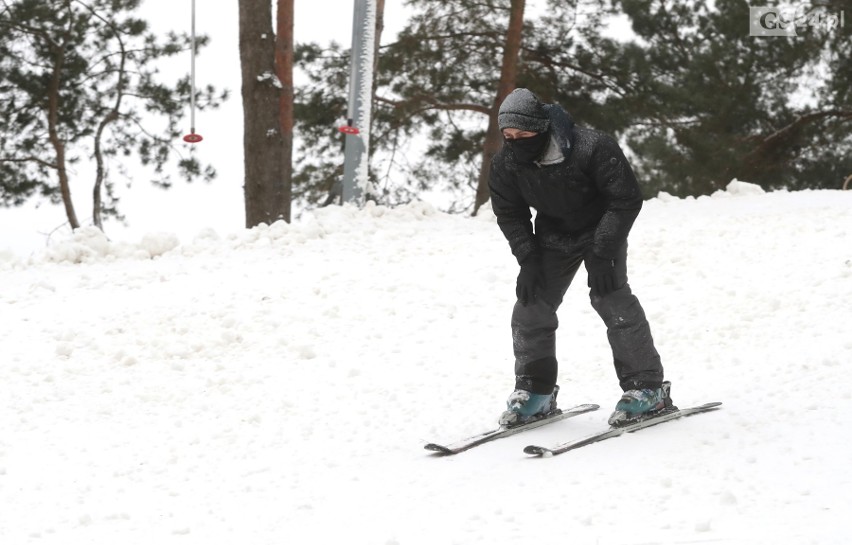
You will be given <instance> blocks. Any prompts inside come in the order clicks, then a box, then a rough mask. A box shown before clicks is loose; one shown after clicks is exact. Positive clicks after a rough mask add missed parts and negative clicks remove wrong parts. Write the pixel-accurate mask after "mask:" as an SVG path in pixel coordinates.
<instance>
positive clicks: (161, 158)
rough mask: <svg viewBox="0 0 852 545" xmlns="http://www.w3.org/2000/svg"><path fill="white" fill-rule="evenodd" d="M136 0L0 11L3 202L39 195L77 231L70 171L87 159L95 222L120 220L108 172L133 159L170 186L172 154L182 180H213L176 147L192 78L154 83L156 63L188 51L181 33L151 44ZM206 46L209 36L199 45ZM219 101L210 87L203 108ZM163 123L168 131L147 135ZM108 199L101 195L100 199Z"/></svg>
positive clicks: (28, 2)
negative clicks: (108, 218) (59, 210)
mask: <svg viewBox="0 0 852 545" xmlns="http://www.w3.org/2000/svg"><path fill="white" fill-rule="evenodd" d="M139 3H140V0H91V1H89V2H80V1H75V0H57V1H54V2H43V1H41V0H20V1H17V2H13V3H4V5H3V7H2V9H0V119H1V120H2V122H1V123H0V203H2V204H3V205H4V206H14V205H20V204H22V203H24V202H25V201H26V200H27V199H29V198H31V197H33V196H36V195H41V196H44V197H47V198H49V199H50V200H51V201H53V202H62V203H63V204H64V206H65V212H66V216H67V218H68V223H69V224H70V226H71V227H72V228H75V229H76V228H78V227H80V224H81V222H80V220H79V219H78V216H77V213H76V209H75V207H74V203H73V201H72V196H71V191H70V181H71V176H72V168H71V167H72V166H73V165H78V164H86V163H92V164H93V165H94V166H95V171H96V173H95V180H94V183H93V190H92V191H93V193H92V194H93V213H92V217H93V222H94V224H95V225H97V226H98V227H101V228H103V223H102V222H103V216H104V215H112V216H117V217H120V213H119V211H118V208H117V199H116V198H115V195H114V192H113V181H112V178H111V176H110V166H112V167H114V168H116V169H119V170H121V169H122V168H124V161H125V160H126V159H125V158H126V157H127V156H131V155H135V156H136V157H137V158H138V159H139V160H140V161H141V162H142V164H144V165H151V166H152V167H153V170H154V174H155V176H154V179H153V180H152V181H153V182H154V183H155V184H158V185H160V186H163V187H168V186H169V185H170V184H171V177H170V176H169V175H168V173H166V171H165V166H166V164H167V163H169V161H170V160H171V158H172V157H173V156H174V155H175V154H177V155H178V160H177V166H178V171H179V173H180V175H181V177H183V178H184V179H186V180H188V181H191V180H194V179H197V178H203V179H205V180H210V179H212V178H213V177H214V176H215V172H214V170H213V169H212V168H210V167H206V168H202V166H201V165H200V164H199V163H198V161H197V160H195V159H194V158H192V157H184V156H182V155H181V154H180V153H179V152H178V151H177V148H176V147H175V142H178V141H179V137H180V135H181V132H182V131H181V130H180V128H179V126H178V123H179V121H180V120H181V118H182V115H183V113H184V104H186V103H187V102H188V97H189V92H190V86H189V78H184V79H182V80H181V81H179V82H177V83H176V84H175V85H172V86H169V85H165V84H163V83H160V82H158V81H157V79H156V74H157V71H156V67H155V65H156V62H157V61H158V60H159V59H162V58H165V57H169V56H173V55H177V54H180V53H183V52H184V51H186V50H187V49H188V48H189V47H190V39H189V37H187V36H185V35H181V36H178V35H175V34H170V35H169V36H167V37H166V39H165V40H159V39H157V38H156V37H155V36H154V35H153V34H151V32H150V31H149V30H148V26H147V23H146V22H145V21H143V20H141V19H138V18H135V17H133V15H132V13H133V11H134V10H136V9H137V8H138V6H139ZM197 43H198V45H199V46H200V45H203V44H204V43H206V38H201V39H199V40H198V42H197ZM224 98H225V95H224V94H223V95H221V96H219V97H216V96H215V90H214V89H213V88H212V87H208V88H206V89H205V90H204V92H203V93H201V96H200V99H201V100H199V104H200V107H209V106H216V105H217V103H218V102H217V101H218V100H221V99H224ZM158 116H159V119H165V121H166V128H165V129H156V130H155V129H153V128H152V126H153V125H154V123H155V122H156V121H157V117H158ZM103 192H105V193H106V199H104V198H103Z"/></svg>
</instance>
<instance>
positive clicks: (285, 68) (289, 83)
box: [275, 0, 294, 223]
mask: <svg viewBox="0 0 852 545" xmlns="http://www.w3.org/2000/svg"><path fill="white" fill-rule="evenodd" d="M293 19H294V16H293V0H278V16H277V22H276V29H277V32H278V37H277V39H276V44H277V47H276V49H275V64H276V67H277V72H278V81H280V82H281V97H280V98H279V101H278V103H279V108H280V110H281V113H280V117H281V121H280V123H281V138H282V140H283V141H284V157H283V161H284V185H283V187H282V190H283V192H284V194H283V195H280V196H276V199H277V200H280V201H281V203H282V206H283V210H282V211H283V218H284V221H286V222H287V223H289V222H290V201H291V200H292V194H293V123H294V119H293Z"/></svg>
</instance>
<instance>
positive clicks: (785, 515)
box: [0, 184, 852, 545]
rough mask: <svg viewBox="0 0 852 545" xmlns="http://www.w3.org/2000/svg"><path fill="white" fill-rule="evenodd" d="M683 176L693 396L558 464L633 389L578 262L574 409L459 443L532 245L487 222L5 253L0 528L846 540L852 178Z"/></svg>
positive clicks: (682, 241)
mask: <svg viewBox="0 0 852 545" xmlns="http://www.w3.org/2000/svg"><path fill="white" fill-rule="evenodd" d="M754 189H755V188H754V187H753V186H748V185H745V184H734V185H732V186H731V187H730V188H729V190H728V191H727V192H722V193H718V194H716V195H714V196H713V197H705V198H700V199H697V200H696V199H688V200H680V199H675V198H672V197H668V196H665V195H662V196H661V197H659V198H656V199H653V200H651V201H649V202H647V203H646V206H645V209H644V210H643V212H642V214H641V215H640V216H639V219H638V221H637V223H636V225H635V227H634V230H633V233H632V235H631V239H630V243H631V247H630V260H631V265H630V266H631V285H632V286H633V289H634V291H635V292H636V293H637V294H638V295H639V297H640V299H641V300H642V303H643V305H644V307H645V309H646V311H647V313H648V315H649V319H650V321H651V326H652V330H653V332H654V335H655V338H656V342H657V345H658V348H659V350H660V352H661V354H662V356H663V360H664V364H665V366H666V372H667V378H668V379H670V380H671V381H672V383H673V390H672V397H673V399H674V400H675V402H676V403H678V404H681V405H684V406H687V405H692V404H697V403H703V402H707V401H715V400H719V401H723V402H724V406H723V409H722V410H721V411H717V412H715V413H712V414H708V415H702V416H696V417H694V418H690V419H685V420H683V421H678V422H674V423H671V424H666V425H664V426H661V427H658V428H652V429H649V430H646V431H643V432H641V433H639V434H636V435H630V436H625V437H621V438H618V439H614V440H611V441H607V442H605V443H601V444H598V445H595V446H590V447H587V448H584V449H581V450H579V451H576V452H572V453H568V454H566V455H564V456H560V457H558V458H552V459H528V458H527V457H526V456H525V455H524V454H523V453H522V448H523V447H524V446H525V445H527V444H529V443H538V444H545V445H547V444H550V443H556V442H559V441H561V440H567V439H569V438H573V437H579V436H582V435H585V434H588V433H590V432H592V431H596V430H598V429H599V428H600V427H601V426H603V425H604V423H605V419H606V416H607V414H608V411H609V409H610V408H611V406H612V405H613V404H614V403H615V401H616V400H617V398H618V395H619V390H618V385H617V382H616V380H615V376H614V372H613V371H612V369H611V363H610V362H609V360H610V357H609V353H608V345H607V343H606V337H605V333H604V331H603V329H602V325H601V324H600V323H599V319H598V317H597V316H596V315H595V314H594V312H593V311H592V309H591V308H590V306H589V304H588V299H587V295H586V292H587V289H586V288H585V279H584V278H581V277H578V281H577V282H576V284H575V286H573V287H572V289H571V290H570V291H569V295H568V296H567V297H566V300H565V303H564V305H563V307H562V309H561V310H560V319H561V329H560V331H559V332H558V341H557V342H558V348H557V350H558V356H559V358H560V362H561V370H560V384H561V386H562V392H561V394H560V400H561V402H562V404H563V405H568V404H573V403H580V402H595V403H599V404H601V405H602V406H603V409H602V410H601V411H599V412H597V413H591V414H588V415H583V416H580V417H578V418H574V419H571V420H568V421H565V422H562V423H558V424H554V425H552V426H548V427H545V428H542V429H540V430H536V431H532V432H529V433H525V434H521V435H519V436H516V437H512V438H509V439H505V440H502V441H499V442H496V443H493V444H490V445H487V446H483V447H480V448H477V449H475V450H472V451H470V452H467V453H464V454H461V455H459V456H456V457H450V458H434V457H431V456H430V455H429V454H428V453H427V452H426V451H424V450H423V449H422V445H423V444H424V443H425V442H427V441H434V440H452V439H455V438H459V437H461V436H464V435H467V434H471V433H474V432H478V431H482V430H484V429H487V428H490V427H492V426H493V424H494V422H495V419H496V417H497V415H498V414H499V412H500V411H501V410H502V407H503V403H504V400H505V398H506V397H507V396H508V394H509V393H510V391H511V389H512V386H513V377H512V357H511V339H510V335H509V315H510V312H511V307H512V303H513V293H514V281H515V274H516V272H517V266H516V265H515V264H514V261H513V258H512V257H511V255H510V254H509V251H508V245H507V244H506V242H505V241H504V240H503V239H502V236H501V234H500V232H499V230H498V229H497V227H496V225H495V223H494V220H493V218H492V217H491V215H490V213H488V212H486V213H484V214H483V215H482V216H483V217H481V218H476V219H471V218H463V217H457V216H447V215H443V214H440V213H437V212H435V211H434V210H432V209H430V208H429V207H427V206H425V205H412V206H408V207H403V208H399V209H394V210H389V209H385V208H381V207H375V206H368V207H367V208H365V209H364V210H361V211H358V210H354V209H351V208H330V209H324V210H321V211H318V212H316V213H315V214H314V215H312V216H311V217H309V218H306V219H304V220H302V221H300V222H298V223H297V224H294V225H285V224H276V225H273V226H271V227H264V228H258V229H253V230H251V231H244V232H240V233H236V234H232V235H217V234H216V233H214V232H213V231H209V230H208V231H204V232H202V233H201V234H199V236H198V237H197V238H196V239H195V240H191V241H182V242H181V241H178V240H177V239H176V237H174V236H173V235H170V234H152V235H149V236H148V237H146V238H145V239H144V240H142V241H140V242H139V243H138V244H126V243H124V244H118V243H109V242H107V241H105V240H104V239H103V238H102V237H101V236H100V235H99V234H98V233H97V232H92V231H85V230H84V231H79V232H78V233H77V235H76V236H75V237H74V239H72V240H68V241H65V242H62V243H60V244H56V245H54V246H53V247H51V248H50V249H48V250H47V251H46V252H45V253H44V254H40V255H39V256H36V257H32V258H29V259H27V260H25V261H21V260H18V259H17V258H15V257H13V256H11V255H8V254H5V255H0V279H2V290H0V308H2V314H0V322H1V323H0V325H2V330H3V337H2V340H0V354H2V357H1V358H0V543H3V544H4V545H20V544H29V543H38V544H42V543H44V544H62V545H67V544H78V543H79V544H104V545H106V544H109V545H113V544H116V543H120V544H122V545H134V544H139V545H143V544H144V545H150V544H154V543H156V544H158V545H161V544H172V543H174V544H204V545H214V544H235V543H244V544H252V545H265V544H290V543H294V544H295V543H319V544H343V543H346V544H350V545H360V544H364V545H391V544H395V545H412V544H430V545H432V544H441V545H445V544H446V545H449V544H456V543H457V544H460V545H462V544H463V545H468V544H475V543H482V544H489V545H500V544H514V543H523V544H532V543H572V544H622V543H624V544H627V543H630V544H640V543H641V544H645V543H732V544H734V543H736V544H741V543H746V544H753V543H767V544H768V543H772V544H773V545H779V544H782V545H800V544H803V543H818V544H830V543H838V544H839V543H846V542H848V539H849V537H848V536H849V535H850V532H852V522H850V518H849V515H848V513H849V511H850V509H852V474H850V471H849V450H850V447H852V432H850V428H849V425H848V420H849V415H850V413H852V394H850V391H852V388H850V385H852V370H850V363H852V333H850V332H852V192H848V193H842V192H838V191H814V192H801V193H785V192H779V193H771V194H762V192H760V191H755V190H754Z"/></svg>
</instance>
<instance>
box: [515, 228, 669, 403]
mask: <svg viewBox="0 0 852 545" xmlns="http://www.w3.org/2000/svg"><path fill="white" fill-rule="evenodd" d="M586 251H589V250H588V247H586V248H582V247H581V248H574V249H573V251H569V252H565V251H557V250H544V251H543V252H542V264H543V268H544V277H545V281H546V287H545V288H544V289H543V290H542V289H541V288H540V289H539V291H538V294H537V297H536V299H535V300H534V301H532V302H529V303H528V304H527V306H523V305H522V304H521V303H520V302H517V303H515V308H514V311H513V313H512V341H513V347H514V351H515V377H516V383H515V387H516V388H517V389H522V390H528V391H531V392H533V393H539V394H548V393H550V392H551V391H552V390H553V386H554V385H555V384H556V377H557V371H558V364H557V360H556V342H555V337H556V329H557V327H558V325H559V321H558V319H557V316H556V311H557V309H558V308H559V305H560V304H561V303H562V299H563V297H564V296H565V292H566V291H567V290H568V286H570V285H571V281H572V280H573V279H574V276H575V275H576V274H577V271H578V270H579V268H580V265H582V263H583V255H584V253H585V252H586ZM616 275H617V276H618V277H619V280H620V281H623V285H622V287H621V288H619V289H617V290H615V291H613V292H612V293H609V294H607V295H604V296H598V295H590V297H591V303H592V307H593V308H594V309H595V310H596V311H597V313H598V315H599V316H600V317H601V319H602V320H603V322H604V324H605V325H606V331H607V337H608V339H609V344H610V346H611V347H612V357H613V363H614V365H615V373H616V376H617V377H618V381H619V384H620V386H621V388H622V389H623V390H630V389H635V388H658V387H659V386H660V384H661V383H662V381H663V366H662V364H661V362H660V355H659V354H658V353H657V350H656V348H655V347H654V340H653V338H652V337H651V329H650V326H649V325H648V320H647V319H646V318H645V311H644V310H643V309H642V305H640V304H639V299H637V298H636V296H635V295H633V292H632V291H631V290H630V285H629V284H628V283H627V244H625V245H624V246H623V247H622V248H621V250H620V251H619V255H618V256H617V258H616ZM620 283H621V282H619V284H620ZM583 359H587V358H583Z"/></svg>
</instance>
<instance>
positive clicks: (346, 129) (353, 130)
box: [338, 125, 361, 134]
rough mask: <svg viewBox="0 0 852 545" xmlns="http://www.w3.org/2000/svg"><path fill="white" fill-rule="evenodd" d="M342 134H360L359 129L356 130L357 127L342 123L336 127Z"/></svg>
mask: <svg viewBox="0 0 852 545" xmlns="http://www.w3.org/2000/svg"><path fill="white" fill-rule="evenodd" d="M338 130H339V131H340V132H342V133H343V134H360V132H361V131H359V130H358V127H352V126H351V125H344V126H342V127H340V128H339V129H338Z"/></svg>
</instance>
